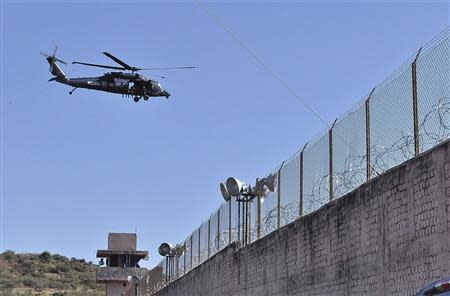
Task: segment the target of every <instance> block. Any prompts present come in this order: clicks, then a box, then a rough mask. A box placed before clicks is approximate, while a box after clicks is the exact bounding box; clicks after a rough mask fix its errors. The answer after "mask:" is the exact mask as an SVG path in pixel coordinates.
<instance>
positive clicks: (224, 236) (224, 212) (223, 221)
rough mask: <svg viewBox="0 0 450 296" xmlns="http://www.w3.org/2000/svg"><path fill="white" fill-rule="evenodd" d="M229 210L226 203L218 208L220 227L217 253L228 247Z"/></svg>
mask: <svg viewBox="0 0 450 296" xmlns="http://www.w3.org/2000/svg"><path fill="white" fill-rule="evenodd" d="M228 211H229V208H228V203H227V202H225V203H223V204H222V206H221V207H220V210H219V213H220V217H219V227H220V240H219V251H220V250H222V249H223V248H225V247H226V246H228V244H229V243H230V239H229V233H230V226H229V218H228V216H229V212H228Z"/></svg>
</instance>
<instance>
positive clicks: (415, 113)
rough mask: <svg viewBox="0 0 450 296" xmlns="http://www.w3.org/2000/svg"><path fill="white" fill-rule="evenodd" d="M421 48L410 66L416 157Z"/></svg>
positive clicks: (416, 153) (418, 148) (418, 150)
mask: <svg viewBox="0 0 450 296" xmlns="http://www.w3.org/2000/svg"><path fill="white" fill-rule="evenodd" d="M421 50H422V48H420V49H419V51H418V52H417V55H416V58H415V59H414V61H413V63H412V65H411V70H412V71H411V74H412V95H413V119H414V152H415V153H414V154H415V156H418V155H419V153H420V143H419V111H418V106H417V59H418V58H419V54H420V51H421Z"/></svg>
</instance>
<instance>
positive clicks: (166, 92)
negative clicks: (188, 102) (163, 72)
mask: <svg viewBox="0 0 450 296" xmlns="http://www.w3.org/2000/svg"><path fill="white" fill-rule="evenodd" d="M163 96H165V97H166V98H167V99H168V98H169V97H170V93H169V92H168V91H167V90H165V91H163Z"/></svg>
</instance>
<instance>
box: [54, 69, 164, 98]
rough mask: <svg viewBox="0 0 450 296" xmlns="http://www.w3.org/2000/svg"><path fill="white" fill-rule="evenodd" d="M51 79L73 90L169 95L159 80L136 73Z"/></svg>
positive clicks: (135, 95) (110, 73)
mask: <svg viewBox="0 0 450 296" xmlns="http://www.w3.org/2000/svg"><path fill="white" fill-rule="evenodd" d="M52 80H53V81H56V82H59V83H62V84H66V85H70V86H72V87H74V90H75V89H77V88H86V89H93V90H100V91H105V92H110V93H116V94H122V95H124V96H133V97H135V98H144V99H148V98H149V97H166V98H168V97H169V96H170V94H169V92H167V91H166V90H165V89H164V88H163V87H162V86H161V84H160V83H159V82H157V81H155V80H152V79H150V78H148V77H145V76H143V75H140V74H137V73H126V72H109V73H106V74H104V75H103V76H99V77H79V78H67V77H55V78H53V79H52ZM72 92H73V91H72ZM72 92H71V93H72Z"/></svg>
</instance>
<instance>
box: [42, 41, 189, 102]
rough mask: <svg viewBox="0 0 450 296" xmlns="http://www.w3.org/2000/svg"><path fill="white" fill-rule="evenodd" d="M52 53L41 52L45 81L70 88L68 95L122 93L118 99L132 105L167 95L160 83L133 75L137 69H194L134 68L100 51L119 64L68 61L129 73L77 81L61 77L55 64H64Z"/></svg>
mask: <svg viewBox="0 0 450 296" xmlns="http://www.w3.org/2000/svg"><path fill="white" fill-rule="evenodd" d="M57 49H58V48H57V47H56V48H55V51H54V52H53V55H48V54H45V53H42V52H41V54H42V55H44V56H45V57H46V59H47V62H48V63H49V64H50V68H49V71H50V72H51V73H52V74H53V76H54V77H52V78H50V79H49V81H56V82H59V83H62V84H67V85H70V86H72V87H73V89H72V90H71V91H70V92H69V94H72V93H73V92H74V90H76V89H77V88H87V89H94V90H100V91H106V92H111V93H117V94H122V96H132V97H134V101H135V102H139V100H140V99H141V98H142V99H144V100H145V101H147V100H148V99H149V97H166V98H167V99H168V98H169V96H170V93H169V92H168V91H167V90H165V89H164V88H163V87H162V85H161V83H159V82H158V81H156V80H153V79H151V78H148V77H146V76H144V75H141V74H138V73H136V72H138V71H141V70H172V69H193V68H196V67H167V68H145V69H144V68H138V67H133V66H130V65H128V64H127V63H125V62H123V61H121V60H120V59H118V58H116V57H115V56H113V55H112V54H110V53H108V52H103V54H104V55H106V56H107V57H108V58H110V59H112V60H113V61H114V62H116V63H117V64H119V65H120V67H119V66H107V65H98V64H90V63H82V62H72V64H80V65H86V66H92V67H99V68H106V69H115V70H123V71H130V72H108V73H105V74H103V75H102V76H99V77H80V78H69V77H67V76H66V74H64V72H63V71H62V70H61V68H60V67H59V65H58V64H57V62H60V63H62V64H67V63H66V62H64V61H63V60H60V59H58V58H56V51H57ZM155 76H158V77H161V78H165V77H164V76H159V75H155Z"/></svg>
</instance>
